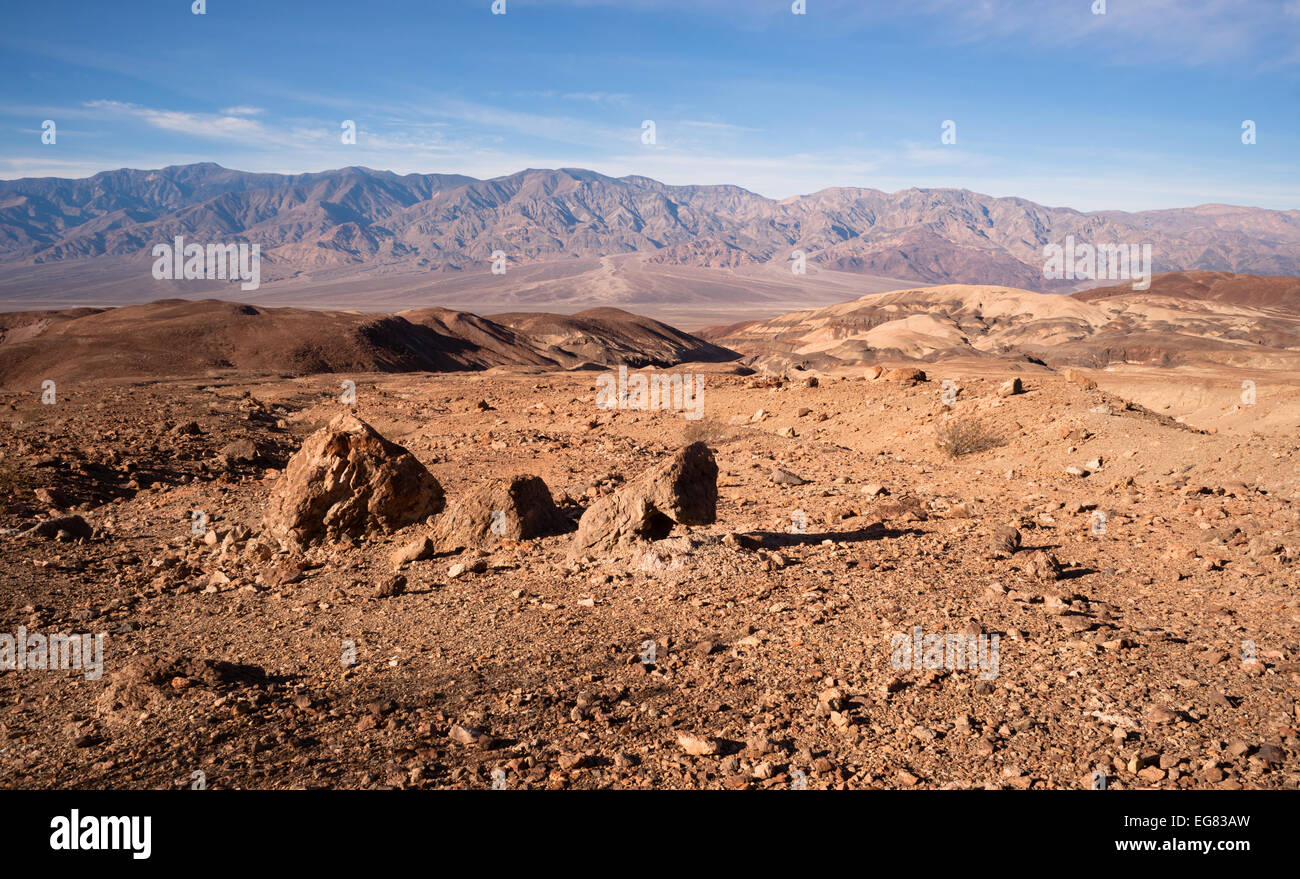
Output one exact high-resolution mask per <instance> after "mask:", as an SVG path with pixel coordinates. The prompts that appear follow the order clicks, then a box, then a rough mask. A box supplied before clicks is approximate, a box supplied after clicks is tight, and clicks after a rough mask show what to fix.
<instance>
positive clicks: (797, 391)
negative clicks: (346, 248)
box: [0, 365, 1300, 789]
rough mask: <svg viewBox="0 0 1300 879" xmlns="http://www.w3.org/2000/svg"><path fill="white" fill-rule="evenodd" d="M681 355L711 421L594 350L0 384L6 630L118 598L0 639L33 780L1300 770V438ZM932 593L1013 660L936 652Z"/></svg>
mask: <svg viewBox="0 0 1300 879" xmlns="http://www.w3.org/2000/svg"><path fill="white" fill-rule="evenodd" d="M1012 368H1013V367H1007V370H1010V369H1012ZM686 369H687V370H689V371H696V370H698V371H702V372H705V373H706V377H705V390H704V391H703V397H702V399H703V404H704V405H703V412H704V418H702V419H700V420H698V421H692V420H688V419H686V418H684V417H683V415H682V413H680V412H673V411H629V410H604V409H600V408H597V406H596V403H595V401H596V388H595V375H596V374H594V373H589V372H588V373H562V372H543V371H527V370H513V371H510V370H501V369H494V370H489V371H487V372H483V373H460V374H437V375H430V374H407V375H355V376H315V377H310V378H297V379H287V378H277V377H267V378H249V377H240V376H231V375H223V376H215V377H208V378H203V379H192V380H177V381H140V382H134V383H132V382H123V381H116V382H115V381H108V380H104V381H98V382H95V381H90V382H77V383H75V384H68V383H61V384H60V385H59V388H58V396H57V401H56V402H55V403H53V404H42V403H41V401H40V397H39V394H36V393H31V394H28V393H24V394H8V395H6V396H4V397H0V416H3V419H4V421H5V425H6V428H5V430H4V431H0V452H2V453H3V457H0V490H2V491H3V498H4V504H3V509H2V510H0V526H3V529H4V530H3V536H0V558H2V559H3V564H2V565H0V632H7V633H15V632H17V630H18V628H19V627H25V628H26V630H27V631H28V632H43V633H55V632H67V633H82V632H86V633H104V634H105V642H104V673H103V676H102V678H100V679H98V680H87V679H86V677H85V675H84V674H82V672H81V671H78V670H70V671H49V670H40V669H25V670H18V671H15V670H10V671H3V672H0V785H3V786H4V787H8V788H32V787H41V788H44V787H89V788H116V787H148V788H188V787H191V786H195V785H198V784H203V785H205V786H207V787H209V788H249V787H275V788H282V787H348V788H353V787H405V788H486V787H492V786H495V787H505V788H511V789H517V788H566V787H571V788H597V787H602V788H604V787H616V788H780V789H789V788H791V787H796V788H799V787H807V788H809V789H814V788H877V787H910V788H954V787H955V788H964V787H1010V788H1081V787H1091V786H1093V785H1094V784H1096V783H1097V779H1098V778H1099V777H1100V775H1104V776H1105V783H1106V785H1107V787H1109V788H1112V789H1114V788H1136V787H1160V788H1294V787H1295V786H1296V783H1297V781H1298V780H1300V754H1298V750H1300V734H1298V733H1297V732H1296V729H1297V725H1298V724H1300V705H1298V704H1297V698H1296V683H1297V678H1298V677H1300V596H1298V595H1297V591H1296V572H1297V565H1296V554H1297V552H1300V509H1297V505H1296V500H1297V498H1298V497H1300V493H1298V492H1300V488H1298V486H1297V483H1296V475H1295V474H1296V470H1295V468H1296V464H1297V460H1296V454H1297V445H1296V442H1295V441H1294V439H1291V438H1288V437H1287V436H1285V434H1277V435H1261V434H1256V435H1243V434H1233V435H1230V434H1227V433H1223V432H1220V433H1214V434H1211V433H1206V432H1202V431H1200V430H1198V429H1196V428H1194V427H1191V426H1189V425H1186V424H1182V423H1179V422H1177V421H1175V420H1174V419H1172V418H1170V417H1168V415H1166V414H1163V413H1155V412H1151V411H1148V410H1146V409H1143V408H1142V407H1139V406H1136V405H1131V404H1128V403H1127V402H1126V401H1125V400H1123V399H1120V398H1119V397H1116V396H1113V395H1111V394H1108V393H1106V392H1104V391H1102V390H1098V389H1097V388H1095V387H1091V386H1090V382H1089V380H1088V379H1087V378H1086V377H1083V376H1082V375H1077V374H1076V375H1071V376H1069V377H1067V376H1066V375H1065V374H1062V373H1056V372H1052V371H1049V370H1046V369H1042V368H1039V367H1033V366H1029V365H1026V366H1024V367H1020V369H1021V370H1022V371H1020V372H1019V373H1017V374H1016V375H1018V377H1019V378H1020V380H1021V382H1022V391H1021V392H1020V393H1011V391H1012V390H1014V389H1013V388H1009V387H1004V382H1005V381H1006V380H1007V379H1010V378H1012V377H1013V375H1012V373H1011V372H1009V371H1006V372H1005V374H996V372H994V373H985V374H976V373H971V374H958V373H951V374H950V373H949V372H947V371H945V369H944V368H943V367H935V366H933V365H926V369H927V370H928V371H929V372H930V375H929V376H926V379H927V380H925V381H920V380H918V379H919V378H920V376H913V375H908V374H907V372H906V371H903V372H897V373H891V372H886V373H884V374H883V375H882V376H881V377H879V378H876V379H868V378H866V377H864V376H863V374H862V372H861V370H857V371H854V372H852V373H844V374H842V375H827V374H822V375H818V376H815V377H813V378H814V379H815V380H814V381H809V378H810V377H809V376H807V375H802V374H794V375H790V376H786V377H783V378H782V377H771V376H746V375H740V374H737V370H736V369H735V368H734V367H730V366H726V365H723V366H707V367H687V368H686ZM344 379H346V380H349V381H353V382H355V386H356V402H355V404H351V405H349V404H345V403H343V402H342V401H341V400H340V394H341V393H343V389H342V388H341V387H340V386H341V383H342V381H343V380H344ZM945 381H947V382H950V384H944V382H945ZM348 415H351V416H355V418H356V419H359V420H360V421H361V422H363V424H362V426H361V427H357V426H355V424H353V422H352V420H350V419H348V418H346V417H345V418H342V419H339V416H348ZM335 419H339V420H337V421H336V420H335ZM331 423H333V428H332V431H333V432H332V433H331V432H329V431H330V430H331V428H330V427H329V425H331ZM365 425H368V426H369V428H370V429H372V430H373V432H374V433H375V434H376V436H374V437H371V436H370V434H369V433H367V432H366V428H365ZM322 429H325V431H326V432H325V433H320V434H316V432H317V431H321V430H322ZM313 434H316V436H315V437H313V436H312V435H313ZM941 440H942V441H944V442H947V443H948V444H949V445H950V446H951V444H953V443H956V444H957V448H955V449H953V451H955V452H958V453H960V454H955V455H952V454H948V453H946V452H945V451H943V450H942V449H941V448H940V447H939V446H940V444H941V443H940V441H941ZM694 443H703V444H704V446H699V445H692V444H694ZM304 446H306V447H308V452H310V454H307V453H304V454H302V455H299V457H298V458H297V459H294V458H293V456H294V455H295V453H297V452H298V451H299V449H300V448H303V447H304ZM399 447H400V448H399ZM691 449H693V450H694V451H690V450H691ZM701 449H703V451H701ZM972 449H973V450H972ZM403 450H405V452H409V455H405V453H404V451H403ZM404 455H405V456H404ZM291 460H293V461H294V463H292V464H291V463H290V462H291ZM711 465H713V466H716V476H714V475H713V471H712V470H710V466H711ZM425 470H427V474H426V473H424V471H425ZM422 474H423V475H422ZM524 475H527V476H535V477H540V479H541V480H542V481H543V482H544V483H545V490H544V491H540V490H539V489H538V487H537V485H536V480H529V479H522V478H521V479H515V480H514V481H513V482H512V481H510V479H511V478H512V477H516V476H524ZM426 476H428V477H429V478H428V479H426V478H425V477H426ZM294 480H302V482H301V483H295V481H294ZM713 480H716V497H714V496H713V495H711V490H712V486H711V484H710V483H711V482H712V481H713ZM548 494H549V497H547V495H548ZM502 508H504V509H506V510H507V513H508V514H507V515H506V516H504V517H497V518H494V517H493V514H494V513H496V512H497V510H498V509H502ZM195 511H199V513H200V514H201V515H200V516H198V517H196V515H195ZM584 511H590V512H589V514H588V517H587V518H586V519H585V520H584V521H583V524H582V530H581V531H579V530H578V529H579V525H578V520H579V518H580V517H582V515H583V512H584ZM485 517H486V518H485ZM498 518H500V519H501V521H500V522H499V521H498ZM498 525H499V526H500V527H496V526H498ZM535 535H540V536H535ZM653 538H660V539H653ZM462 545H463V546H464V548H461V547H462ZM918 626H919V627H921V628H922V630H923V631H924V632H925V633H926V634H938V635H962V636H965V635H972V636H979V635H986V636H989V637H990V638H991V637H992V636H994V635H996V636H997V637H998V642H997V663H996V669H995V671H996V674H989V673H988V672H989V671H991V670H994V669H991V668H985V669H979V668H975V669H971V668H960V667H957V668H953V667H940V668H925V667H924V663H920V665H921V666H922V667H920V668H913V667H912V666H911V665H909V666H907V667H901V668H900V667H899V663H898V661H897V651H896V647H897V644H898V641H897V640H896V639H895V636H896V635H900V634H902V635H910V634H911V633H912V632H913V631H914V629H915V628H916V627H918ZM984 643H991V642H989V641H986V642H984ZM949 665H951V664H950V663H949ZM199 773H201V774H199ZM1099 773H1100V775H1099Z"/></svg>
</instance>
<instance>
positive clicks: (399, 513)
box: [262, 415, 446, 544]
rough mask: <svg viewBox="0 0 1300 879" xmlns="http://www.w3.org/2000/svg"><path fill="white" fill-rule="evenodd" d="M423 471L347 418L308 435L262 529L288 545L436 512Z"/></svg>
mask: <svg viewBox="0 0 1300 879" xmlns="http://www.w3.org/2000/svg"><path fill="white" fill-rule="evenodd" d="M445 503H446V501H445V498H444V496H443V493H442V486H441V485H439V484H438V480H436V479H434V478H433V474H431V473H430V472H429V471H428V470H426V469H425V467H424V465H423V464H421V463H420V462H419V461H417V460H416V459H415V456H413V455H412V454H411V453H410V452H408V451H407V450H406V449H404V448H402V447H401V446H399V445H398V444H397V443H394V442H389V441H388V440H386V439H384V438H383V437H382V436H380V435H379V434H378V433H376V432H375V430H374V428H372V427H371V426H370V425H369V424H366V423H365V422H364V421H362V420H361V419H359V418H357V417H355V416H353V415H340V416H338V417H337V418H335V419H334V420H333V421H331V422H330V423H329V426H328V427H324V428H321V429H320V430H318V431H316V432H315V433H313V434H312V435H311V436H309V437H307V439H306V441H305V442H303V444H302V448H301V449H299V450H298V453H297V454H295V455H294V456H293V457H292V458H291V459H290V460H289V465H288V466H287V467H285V469H284V473H283V474H281V476H280V479H279V481H277V482H276V484H275V487H274V488H273V489H272V490H271V497H270V501H269V503H268V506H267V512H266V516H265V517H264V518H263V520H262V525H263V528H264V529H265V530H266V531H268V532H269V533H270V534H271V535H272V536H274V537H277V538H279V539H281V540H284V541H286V542H289V543H294V544H304V543H311V542H314V541H317V540H323V539H324V540H336V539H338V538H339V537H343V536H345V535H346V536H351V537H360V536H363V535H365V534H368V533H370V532H372V531H390V530H394V529H397V528H401V527H402V526H404V525H409V524H411V523H412V522H418V521H420V520H422V519H425V518H427V517H429V516H432V515H435V514H437V513H440V512H442V508H443V506H444V505H445Z"/></svg>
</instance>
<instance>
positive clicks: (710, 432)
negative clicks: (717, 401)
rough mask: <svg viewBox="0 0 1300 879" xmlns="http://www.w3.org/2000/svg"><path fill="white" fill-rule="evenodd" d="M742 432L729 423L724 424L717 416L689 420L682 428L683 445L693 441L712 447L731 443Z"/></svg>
mask: <svg viewBox="0 0 1300 879" xmlns="http://www.w3.org/2000/svg"><path fill="white" fill-rule="evenodd" d="M739 435H740V432H739V431H738V430H736V428H734V427H732V426H731V425H729V424H723V423H722V422H721V421H719V420H717V419H716V418H701V419H700V420H699V421H688V422H686V426H685V427H684V428H683V429H682V441H683V443H682V444H683V445H688V446H689V445H690V444H691V443H704V444H705V445H706V446H709V447H710V448H717V447H718V446H720V445H722V444H724V443H729V442H731V441H732V440H734V439H736V438H737V437H738V436H739Z"/></svg>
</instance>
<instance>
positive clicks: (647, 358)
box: [0, 300, 736, 387]
mask: <svg viewBox="0 0 1300 879" xmlns="http://www.w3.org/2000/svg"><path fill="white" fill-rule="evenodd" d="M547 318H552V319H553V322H556V321H557V322H559V323H561V324H567V325H571V326H573V327H581V328H582V331H583V332H582V335H581V340H580V343H579V341H578V339H576V338H570V339H569V342H568V344H570V346H571V347H572V348H573V350H566V349H565V348H564V346H563V345H562V344H559V342H561V341H563V340H562V339H557V338H556V337H553V336H546V337H542V338H534V337H532V336H531V335H530V334H529V333H528V332H527V331H526V330H517V329H513V328H511V327H509V326H506V325H503V324H501V323H497V322H494V321H491V320H487V319H484V318H481V317H478V316H476V315H472V314H466V313H462V312H455V311H450V310H447V309H441V308H426V309H419V310H414V311H406V312H402V313H400V314H395V315H382V314H381V315H375V314H359V313H356V312H343V311H309V310H304V309H295V308H266V307H262V306H253V305H247V304H241V303H237V302H223V301H219V300H202V301H197V302H194V301H188V300H162V301H159V302H153V303H149V304H148V305H136V306H128V307H124V308H115V309H75V310H71V311H63V312H12V313H8V314H0V381H2V382H3V384H4V385H5V386H7V387H19V386H26V385H30V384H31V383H33V382H40V381H43V380H46V379H53V380H66V379H84V378H88V377H92V376H105V375H111V376H115V377H119V378H121V377H137V376H138V377H150V378H175V377H178V376H188V375H201V374H205V373H209V372H211V371H213V370H233V371H237V372H239V373H242V374H249V373H261V374H265V373H273V374H289V375H307V374H312V373H360V372H389V373H391V372H419V371H427V372H448V371H459V370H482V369H488V368H491V367H496V366H527V367H547V368H565V369H567V368H572V367H575V366H579V365H583V364H588V363H595V364H600V365H613V364H617V363H631V364H634V365H638V366H641V365H658V366H667V365H671V364H675V363H680V362H683V361H685V360H710V361H723V360H729V359H734V358H735V357H736V355H735V354H734V353H733V352H730V351H726V350H725V349H722V348H719V347H717V346H714V345H711V344H709V343H707V342H703V341H701V340H699V339H696V338H694V337H693V336H690V335H688V334H686V333H682V332H680V331H678V330H675V329H673V328H672V327H669V326H667V325H666V324H661V323H659V322H658V321H653V320H650V319H649V318H643V317H639V316H637V315H632V314H628V313H627V312H622V311H619V310H618V309H601V310H599V312H598V313H596V314H593V315H592V316H590V317H588V318H587V319H582V318H579V319H578V320H577V322H576V323H575V322H574V319H572V318H565V317H561V316H546V315H543V316H539V318H538V319H539V320H545V319H547Z"/></svg>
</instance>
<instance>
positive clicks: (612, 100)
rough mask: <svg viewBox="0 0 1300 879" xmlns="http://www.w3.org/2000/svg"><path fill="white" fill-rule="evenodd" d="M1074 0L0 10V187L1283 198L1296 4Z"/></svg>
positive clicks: (173, 4)
mask: <svg viewBox="0 0 1300 879" xmlns="http://www.w3.org/2000/svg"><path fill="white" fill-rule="evenodd" d="M1095 2H1096V0H1018V2H1009V0H898V2H891V3H884V2H871V0H857V2H852V0H844V2H841V0H806V9H807V12H806V14H803V15H796V14H793V13H792V11H791V3H790V2H789V0H727V2H723V0H617V2H615V0H608V2H605V0H567V2H564V0H532V2H530V0H505V4H506V7H505V8H506V13H505V14H504V15H493V14H492V12H491V6H492V0H419V2H414V0H411V2H408V0H368V2H358V0H352V2H341V0H312V2H303V0H275V2H269V0H257V2H254V0H207V4H206V8H207V11H206V14H205V15H194V14H193V13H192V12H191V0H115V2H85V0H80V2H69V0H6V3H5V5H4V11H3V13H2V14H3V16H4V27H3V28H0V74H2V77H0V83H2V84H0V131H3V137H2V138H0V177H4V178H13V177H27V176H47V175H54V176H67V177H80V176H87V175H89V174H93V173H95V172H97V171H101V170H106V169H110V168H119V167H135V168H153V167H160V166H163V165H170V164H181V163H187V162H197V161H213V162H218V163H220V164H222V165H225V166H227V167H231V168H239V169H244V170H253V171H282V172H300V171H319V170H324V169H327V168H337V167H343V166H346V165H365V166H368V167H372V168H383V169H391V170H394V171H398V172H401V173H406V172H412V171H419V172H447V173H464V174H470V175H472V176H475V177H491V176H496V175H500V174H507V173H511V172H514V171H518V170H521V169H523V168H528V167H532V168H541V167H584V168H592V169H594V170H597V171H601V172H603V173H606V174H611V175H614V176H621V175H624V174H644V175H646V176H650V177H654V178H657V179H660V180H664V181H666V182H669V183H675V184H707V183H734V184H737V185H740V186H744V187H746V188H748V189H752V190H754V191H756V192H759V193H762V194H763V195H767V196H771V197H775V198H784V197H787V196H791V195H797V194H801V193H807V192H812V191H815V190H818V189H822V188H825V187H828V186H869V187H875V188H879V189H884V190H888V191H893V190H897V189H905V188H907V187H911V186H920V187H942V186H951V187H963V188H968V189H973V190H976V191H979V192H986V193H989V194H992V195H998V196H1013V195H1014V196H1022V197H1024V198H1028V199H1032V200H1034V201H1038V202H1042V203H1045V204H1049V205H1053V206H1069V207H1076V208H1079V209H1083V210H1097V209H1103V208H1120V209H1126V210H1138V209H1146V208H1162V207H1182V206H1189V205H1195V204H1203V203H1207V202H1224V203H1230V204H1248V205H1257V206H1261V207H1271V208H1285V209H1300V174H1297V167H1300V161H1298V159H1300V0H1272V2H1261V0H1145V2H1143V0H1107V2H1106V4H1105V5H1106V12H1105V14H1104V15H1097V14H1094V13H1093V9H1092V7H1093V5H1094V3H1095ZM358 10H359V11H358ZM46 119H50V120H53V121H54V122H55V124H56V126H57V129H56V130H57V139H56V143H54V144H52V145H50V144H43V143H42V142H41V124H42V122H43V121H44V120H46ZM348 119H350V120H353V121H354V122H355V123H356V126H357V138H356V143H355V144H344V143H342V142H341V141H342V138H341V131H342V129H341V126H342V123H343V120H348ZM1247 119H1249V120H1253V121H1254V123H1255V125H1256V132H1257V133H1256V143H1255V144H1253V145H1245V144H1243V143H1242V138H1241V134H1242V128H1241V126H1242V122H1243V120H1247ZM644 120H653V121H654V123H655V142H654V143H653V144H647V143H643V142H642V140H643V138H642V123H643V121H644ZM945 120H951V121H952V122H954V123H955V134H956V143H954V144H944V143H942V142H941V134H942V125H943V123H944V121H945Z"/></svg>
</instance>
